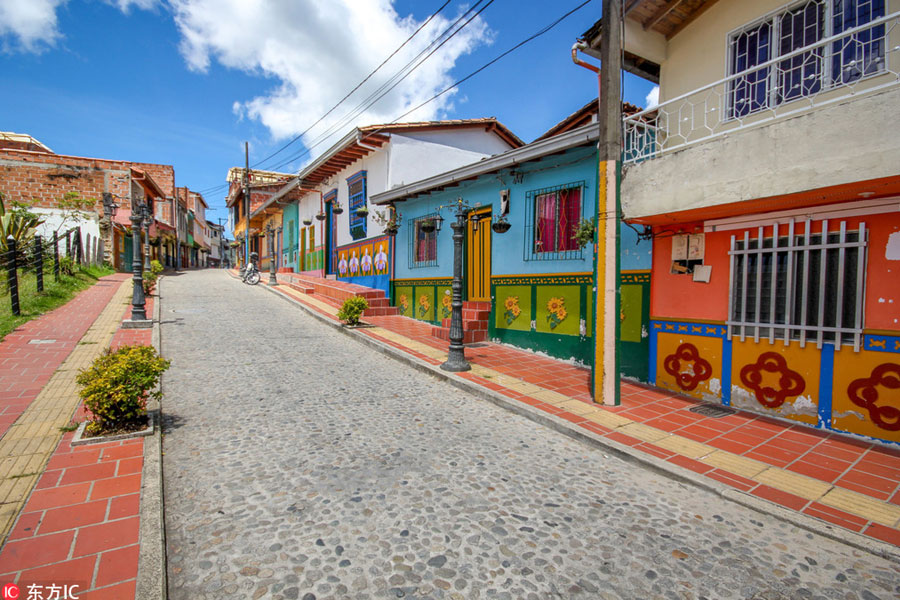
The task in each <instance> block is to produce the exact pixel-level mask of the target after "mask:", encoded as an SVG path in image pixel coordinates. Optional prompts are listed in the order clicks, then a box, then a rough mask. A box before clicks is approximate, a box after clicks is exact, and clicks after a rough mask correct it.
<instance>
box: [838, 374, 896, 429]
mask: <svg viewBox="0 0 900 600" xmlns="http://www.w3.org/2000/svg"><path fill="white" fill-rule="evenodd" d="M878 385H881V386H884V387H886V388H887V389H889V390H898V392H896V393H894V394H893V400H894V402H895V403H896V404H900V365H895V364H891V363H884V364H882V365H878V366H877V367H875V369H874V370H873V371H872V374H871V375H870V376H869V377H863V378H861V379H856V380H854V381H853V382H852V383H851V384H850V385H849V386H848V387H847V395H848V396H850V400H852V401H853V404H855V405H857V406H860V407H862V408H865V409H866V410H868V411H869V418H870V419H871V420H872V422H873V423H875V424H876V425H878V426H879V427H881V428H882V429H884V430H886V431H900V408H897V406H877V405H876V403H877V402H878V388H877V387H876V386H878Z"/></svg>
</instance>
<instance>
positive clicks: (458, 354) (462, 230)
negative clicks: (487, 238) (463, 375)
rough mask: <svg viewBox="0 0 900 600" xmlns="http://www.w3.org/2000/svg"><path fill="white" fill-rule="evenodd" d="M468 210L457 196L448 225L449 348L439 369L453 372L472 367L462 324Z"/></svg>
mask: <svg viewBox="0 0 900 600" xmlns="http://www.w3.org/2000/svg"><path fill="white" fill-rule="evenodd" d="M470 210H471V208H469V207H468V206H467V205H465V204H463V200H462V198H459V200H457V204H456V221H454V222H453V223H451V224H450V227H451V228H452V229H453V283H452V284H451V289H452V290H453V292H452V296H451V301H450V349H449V351H448V352H447V362H445V363H444V364H442V365H441V369H443V370H445V371H452V372H454V373H458V372H460V371H468V370H470V369H471V368H472V365H470V364H469V362H468V361H467V360H466V353H465V347H464V346H463V339H464V336H463V325H462V286H463V282H462V252H463V240H464V239H465V238H466V220H467V217H468V215H469V211H470ZM441 221H443V219H441Z"/></svg>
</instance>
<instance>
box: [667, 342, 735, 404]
mask: <svg viewBox="0 0 900 600" xmlns="http://www.w3.org/2000/svg"><path fill="white" fill-rule="evenodd" d="M657 335H658V338H657V348H658V352H657V356H656V385H658V386H659V387H662V388H665V389H668V390H672V391H673V392H678V393H681V394H687V395H688V396H693V397H694V398H699V399H701V400H709V401H714V402H718V401H719V400H720V399H721V397H722V339H721V338H715V337H701V336H694V335H684V334H677V333H659V334H657Z"/></svg>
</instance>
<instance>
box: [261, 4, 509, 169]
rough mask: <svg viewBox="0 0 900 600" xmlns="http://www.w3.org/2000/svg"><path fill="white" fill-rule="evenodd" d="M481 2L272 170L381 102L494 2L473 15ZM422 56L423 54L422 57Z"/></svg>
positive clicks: (310, 148) (328, 136)
mask: <svg viewBox="0 0 900 600" xmlns="http://www.w3.org/2000/svg"><path fill="white" fill-rule="evenodd" d="M483 1H484V0H478V1H477V2H476V3H475V4H474V5H473V6H472V7H471V8H470V9H469V10H468V11H466V12H465V13H463V14H462V15H461V16H460V17H459V18H458V19H457V20H456V21H455V22H454V23H453V24H452V25H450V26H449V27H448V28H447V29H445V30H444V31H443V32H442V33H441V35H440V36H438V37H437V38H436V39H435V40H434V41H433V42H432V43H431V44H430V45H429V46H428V47H426V48H425V49H424V50H423V51H422V52H420V53H419V54H418V55H417V56H416V57H415V58H413V59H412V60H411V61H409V62H408V63H407V64H406V65H405V66H404V67H403V68H401V69H400V70H399V71H398V72H397V73H395V74H394V76H393V77H391V79H389V80H388V81H387V82H385V83H384V84H382V85H381V86H380V87H379V88H378V89H377V90H375V91H374V92H373V93H372V94H370V95H369V96H368V97H367V98H366V99H365V100H364V101H363V102H361V103H360V104H358V105H357V106H356V107H355V108H353V110H351V111H350V112H349V113H347V114H345V115H344V116H343V117H342V118H341V119H339V120H338V121H336V122H335V123H333V124H332V125H331V126H330V127H328V129H326V130H325V131H324V132H322V133H321V134H320V135H319V136H317V137H316V138H315V139H314V140H312V141H311V142H310V143H309V145H305V146H306V148H305V149H304V150H303V151H301V152H299V153H298V154H295V155H293V156H291V157H290V158H288V159H287V160H285V161H283V162H281V163H279V164H278V165H277V166H276V167H274V168H276V169H277V168H281V167H283V166H285V165H287V164H290V163H292V162H294V161H296V160H298V159H299V158H302V157H304V156H306V155H308V154H309V153H310V152H311V150H312V149H313V148H315V147H317V146H319V145H321V144H322V143H323V142H325V141H326V140H328V139H329V138H330V137H331V136H332V135H333V134H335V133H337V132H338V131H340V130H342V129H344V128H345V127H346V126H347V125H348V124H350V123H351V122H352V121H353V120H354V119H356V118H357V117H358V116H359V115H361V114H362V113H364V112H365V111H366V110H368V109H369V108H371V107H372V106H373V105H374V104H375V103H377V102H378V101H379V100H381V99H382V98H383V97H384V96H386V95H387V94H388V93H390V92H391V90H393V89H394V88H396V87H397V86H398V85H400V83H401V82H402V81H403V80H404V79H406V78H407V77H409V76H410V75H411V74H412V72H413V71H415V70H416V69H418V68H419V67H420V66H421V65H422V64H423V63H424V62H425V61H426V60H428V59H429V58H430V57H431V56H432V55H433V54H434V53H435V52H437V51H438V50H440V49H441V47H443V46H444V44H446V43H447V42H449V41H450V40H451V39H453V37H455V36H456V35H457V34H458V33H459V32H460V31H462V30H463V29H464V28H465V27H466V26H467V25H468V24H469V23H471V22H472V21H473V20H474V19H475V18H476V17H478V16H479V15H480V14H481V13H482V12H484V10H485V9H486V8H487V7H489V6H490V5H491V4H493V3H494V1H495V0H488V1H487V3H486V4H484V5H483V6H481V7H480V8H478V10H477V12H474V13H473V11H475V9H476V8H477V7H478V5H479V4H480V3H481V2H483ZM470 14H471V16H469V17H468V19H467V20H466V22H465V23H463V24H462V25H460V26H459V27H458V28H456V29H455V30H453V28H454V27H456V25H457V24H458V23H459V22H460V21H461V20H463V19H464V18H466V16H467V15H470ZM451 30H453V31H452V32H451ZM448 32H451V33H450V34H449V35H446V34H447V33H448ZM444 36H446V37H444ZM437 40H441V41H440V43H438V44H437V45H436V46H435V43H436V42H437ZM432 46H434V47H432ZM429 49H430V51H429ZM425 52H427V54H425ZM423 54H425V56H424V57H423V56H422V55H423ZM414 63H415V64H414ZM410 67H411V68H410ZM407 69H408V70H407ZM404 71H405V72H404Z"/></svg>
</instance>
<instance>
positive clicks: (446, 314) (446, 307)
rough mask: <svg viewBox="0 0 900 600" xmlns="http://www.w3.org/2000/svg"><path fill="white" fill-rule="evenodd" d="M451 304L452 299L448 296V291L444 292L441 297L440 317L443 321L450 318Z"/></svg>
mask: <svg viewBox="0 0 900 600" xmlns="http://www.w3.org/2000/svg"><path fill="white" fill-rule="evenodd" d="M452 303H453V299H452V298H451V296H450V290H444V294H443V295H442V296H441V315H443V318H444V319H449V318H450V312H451V305H452Z"/></svg>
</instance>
